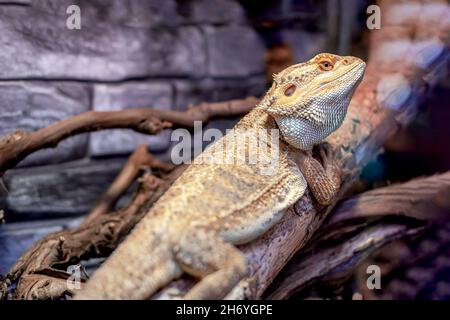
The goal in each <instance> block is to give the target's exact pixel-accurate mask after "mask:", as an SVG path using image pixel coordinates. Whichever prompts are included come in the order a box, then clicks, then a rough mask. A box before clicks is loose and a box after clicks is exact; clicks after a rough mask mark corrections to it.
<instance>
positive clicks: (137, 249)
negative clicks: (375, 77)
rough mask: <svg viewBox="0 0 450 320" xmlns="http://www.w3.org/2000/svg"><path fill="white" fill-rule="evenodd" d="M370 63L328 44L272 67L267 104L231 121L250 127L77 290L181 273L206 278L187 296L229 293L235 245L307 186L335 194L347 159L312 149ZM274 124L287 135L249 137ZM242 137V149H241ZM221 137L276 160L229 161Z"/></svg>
mask: <svg viewBox="0 0 450 320" xmlns="http://www.w3.org/2000/svg"><path fill="white" fill-rule="evenodd" d="M364 70H365V63H364V62H363V61H362V60H360V59H359V58H356V57H351V56H345V57H341V56H338V55H332V54H326V53H323V54H319V55H317V56H315V57H314V58H312V59H311V60H309V61H307V62H305V63H300V64H296V65H292V66H290V67H288V68H287V69H285V70H283V71H282V72H280V73H279V74H276V75H274V82H273V85H272V87H271V88H270V90H269V91H268V92H267V94H266V95H265V97H264V98H263V99H262V101H261V103H260V104H259V105H257V106H256V107H255V108H254V109H253V110H252V111H251V112H250V113H248V114H247V115H246V116H244V117H243V118H242V119H241V120H240V121H239V122H238V124H237V125H236V126H235V127H234V128H233V130H234V132H239V133H241V132H244V134H243V135H239V134H238V135H236V134H234V135H233V134H231V133H228V134H227V135H225V136H224V137H223V138H222V139H221V140H219V141H221V142H219V141H216V142H215V143H213V144H212V146H210V147H208V148H207V149H206V150H205V151H204V152H203V154H201V155H202V156H203V157H205V156H206V158H208V157H209V159H213V160H215V161H212V162H208V163H196V162H195V161H194V163H193V164H191V165H190V166H189V167H188V168H187V169H186V170H185V172H184V173H183V174H182V175H181V176H180V177H179V178H178V179H177V180H176V181H175V182H174V184H173V185H172V186H171V187H170V188H169V189H168V190H167V191H166V193H165V194H164V195H163V196H162V197H161V198H160V199H159V200H158V201H157V202H156V203H155V204H154V206H153V207H152V208H151V209H150V210H149V212H148V213H147V214H146V216H145V217H144V218H143V219H142V220H141V221H140V222H139V223H138V224H137V225H136V226H135V228H134V229H133V230H132V231H131V233H130V234H129V235H128V237H127V238H126V239H125V240H124V241H123V242H122V243H121V244H120V245H119V246H118V248H117V249H116V250H115V251H114V252H113V253H112V254H111V256H110V257H109V258H108V259H107V260H106V261H105V262H104V264H103V265H102V266H101V267H100V268H99V269H98V270H97V271H96V272H94V274H93V275H92V277H91V278H90V279H89V280H88V282H87V283H86V286H85V287H84V288H83V289H82V290H81V291H79V292H78V293H76V294H75V296H74V299H146V298H149V297H151V296H152V295H153V294H154V293H155V292H156V291H157V290H158V289H160V288H162V287H164V286H165V285H167V284H168V283H169V282H171V281H172V280H174V279H176V278H178V277H180V276H181V275H182V274H183V273H187V274H189V275H191V276H194V277H196V278H198V279H199V281H198V282H197V284H196V285H195V286H194V287H193V288H192V289H191V290H190V291H189V292H187V293H186V295H185V296H184V298H186V299H221V298H223V297H225V296H226V295H227V294H228V293H229V292H230V291H231V290H232V289H233V288H234V287H235V286H236V285H237V284H238V283H239V282H240V281H241V280H243V279H244V278H246V277H247V275H248V266H247V261H246V258H245V256H244V255H243V253H242V252H241V251H239V250H238V249H237V248H236V247H235V245H239V244H244V243H247V242H249V241H252V240H254V239H256V238H257V237H259V236H261V235H262V234H264V233H265V232H266V231H267V230H269V229H270V228H271V227H272V226H273V225H275V224H276V223H277V222H278V221H279V220H280V219H281V217H282V215H283V213H284V212H285V209H287V208H288V207H289V206H291V205H292V204H294V203H295V202H296V201H297V200H298V199H300V197H302V196H303V194H304V192H305V190H306V188H307V186H308V187H309V188H310V190H311V191H312V193H313V195H314V197H315V198H316V200H317V201H318V202H319V203H321V204H324V205H326V204H328V203H330V202H331V201H332V199H333V197H334V196H335V195H336V193H337V191H338V190H339V187H340V182H341V181H340V179H341V178H340V177H341V172H340V168H339V167H338V166H337V164H336V163H334V162H332V161H330V160H329V159H330V155H329V154H327V153H328V152H331V151H330V149H329V148H328V149H327V148H323V149H322V152H321V157H322V161H321V162H322V163H321V162H319V161H318V160H316V159H315V158H313V156H312V148H313V146H314V145H316V144H319V143H321V142H322V141H323V140H324V139H325V138H326V137H327V136H328V135H329V134H331V133H332V132H333V131H335V130H336V129H337V128H338V127H339V126H340V125H341V124H342V122H343V120H344V117H345V115H346V112H347V107H348V104H349V102H350V99H351V98H352V95H353V93H354V91H355V89H356V87H357V86H358V84H359V83H360V81H361V79H362V77H363V74H364ZM271 130H279V131H280V132H281V134H280V135H279V139H276V140H275V141H273V140H270V139H263V140H264V142H262V140H261V138H260V137H259V136H258V138H257V139H256V140H257V142H258V143H259V144H256V145H255V144H252V143H250V142H248V141H247V139H246V138H249V137H250V138H252V137H256V135H257V132H263V133H269V132H271ZM232 136H235V137H237V139H234V140H233V139H230V137H232ZM244 140H245V142H243V141H244ZM239 143H240V144H241V145H243V148H240V149H239V148H234V147H235V145H236V144H239ZM223 145H226V148H225V150H228V153H229V154H228V156H229V158H230V157H231V159H232V160H233V159H235V160H236V157H237V156H238V153H240V152H247V153H252V152H260V153H262V157H263V158H264V159H266V160H267V159H269V160H270V159H272V160H273V159H275V160H276V161H277V166H276V168H275V170H273V172H272V173H270V174H267V172H266V173H262V172H261V169H262V166H264V164H262V162H256V163H245V162H244V163H243V162H242V161H241V162H239V161H237V163H236V162H234V163H230V162H227V163H223V162H222V161H223V160H224V155H225V152H224V151H223V150H224V149H223V148H218V147H217V146H223ZM263 147H268V148H263ZM275 147H276V148H275ZM236 149H239V150H236ZM229 150H233V151H232V152H229ZM261 150H265V151H262V152H261ZM273 150H276V157H275V158H273V157H272V158H271V155H273V152H272V151H273ZM225 156H226V155H225ZM266 164H267V163H266ZM266 167H267V166H266ZM266 169H267V168H266Z"/></svg>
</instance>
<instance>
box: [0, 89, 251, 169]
mask: <svg viewBox="0 0 450 320" xmlns="http://www.w3.org/2000/svg"><path fill="white" fill-rule="evenodd" d="M258 101H259V99H257V98H255V97H248V98H246V99H242V100H230V101H226V102H216V103H202V104H200V105H198V106H196V107H190V108H188V110H186V111H175V110H163V109H151V108H139V109H126V110H120V111H88V112H84V113H81V114H79V115H76V116H74V117H71V118H68V119H65V120H62V121H59V122H56V123H54V124H52V125H50V126H48V127H45V128H42V129H39V130H37V131H34V132H24V131H16V132H14V133H12V134H9V135H7V136H6V137H4V138H2V139H1V140H0V177H1V176H2V175H3V174H4V172H5V171H6V170H8V169H11V168H13V167H15V166H16V165H17V163H19V162H20V161H21V160H23V159H24V158H25V157H26V156H28V155H29V154H31V153H33V152H35V151H37V150H40V149H43V148H49V147H56V146H57V145H58V143H59V142H60V141H61V140H63V139H66V138H68V137H70V136H73V135H76V134H80V133H85V132H92V131H97V130H104V129H113V128H127V129H133V130H135V131H138V132H142V133H147V134H157V133H159V132H160V131H162V130H164V129H166V128H169V127H171V126H182V127H192V126H193V125H194V121H203V122H206V121H208V120H209V119H211V118H215V117H231V116H237V115H242V114H245V113H247V112H248V111H249V110H251V109H252V108H253V107H254V106H255V105H256V104H257V103H258Z"/></svg>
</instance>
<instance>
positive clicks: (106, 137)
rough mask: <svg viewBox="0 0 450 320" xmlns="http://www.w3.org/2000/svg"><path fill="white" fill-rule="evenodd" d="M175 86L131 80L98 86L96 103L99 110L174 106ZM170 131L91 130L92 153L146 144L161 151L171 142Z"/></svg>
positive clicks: (129, 149) (122, 151) (123, 151)
mask: <svg viewBox="0 0 450 320" xmlns="http://www.w3.org/2000/svg"><path fill="white" fill-rule="evenodd" d="M172 91H173V90H172V86H171V85H170V84H169V83H164V82H128V83H125V84H96V85H94V95H93V96H94V98H93V101H94V102H93V105H94V110H96V111H112V110H123V109H127V108H137V107H139V108H141V107H148V108H157V109H170V108H171V106H172V105H173V101H172V96H173V95H172ZM168 137H169V130H166V131H164V132H162V133H160V134H158V135H156V136H150V135H145V134H141V133H137V132H134V131H132V130H127V129H114V130H104V131H100V132H94V133H91V139H90V144H89V153H90V155H92V156H105V155H114V154H127V153H130V152H132V151H133V150H134V149H135V148H136V146H137V145H138V144H141V143H145V144H148V145H149V146H150V150H151V151H161V150H164V149H166V148H167V147H168V145H169V138H168Z"/></svg>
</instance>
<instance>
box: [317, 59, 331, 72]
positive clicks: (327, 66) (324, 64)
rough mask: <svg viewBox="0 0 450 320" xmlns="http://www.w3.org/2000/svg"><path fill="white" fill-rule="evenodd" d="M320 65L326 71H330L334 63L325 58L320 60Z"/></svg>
mask: <svg viewBox="0 0 450 320" xmlns="http://www.w3.org/2000/svg"><path fill="white" fill-rule="evenodd" d="M319 67H320V69H322V70H324V71H330V70H332V69H333V64H332V63H331V61H328V60H324V61H321V62H319Z"/></svg>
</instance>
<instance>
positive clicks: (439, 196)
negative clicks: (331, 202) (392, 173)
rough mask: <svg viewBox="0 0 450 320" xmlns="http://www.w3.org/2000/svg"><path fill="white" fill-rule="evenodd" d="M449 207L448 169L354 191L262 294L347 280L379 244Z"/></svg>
mask: <svg viewBox="0 0 450 320" xmlns="http://www.w3.org/2000/svg"><path fill="white" fill-rule="evenodd" d="M449 212H450V172H447V173H445V174H441V175H435V176H431V177H426V178H418V179H414V180H411V181H408V182H406V183H402V184H397V185H391V186H388V187H384V188H379V189H375V190H371V191H367V192H364V193H362V194H359V195H356V196H353V197H351V198H349V199H347V200H345V201H343V202H342V203H340V204H339V205H338V206H337V207H336V208H335V209H334V211H333V213H332V214H331V215H330V217H329V219H327V220H326V222H325V223H324V224H323V225H322V226H321V228H320V229H319V230H318V231H317V233H316V234H315V235H314V238H313V239H312V240H311V242H310V243H309V244H308V246H306V247H305V248H304V250H302V251H300V252H299V253H298V254H296V255H295V256H294V257H293V258H292V259H291V260H290V261H289V263H288V264H287V265H286V267H285V268H284V269H283V271H282V272H281V273H280V274H279V275H278V277H277V279H276V281H274V284H273V285H272V286H271V287H270V288H269V289H268V290H267V291H266V293H265V295H266V297H267V298H268V299H287V298H289V297H291V296H292V295H293V294H296V293H298V292H301V291H302V290H304V289H305V288H308V286H309V285H311V284H313V283H317V282H318V281H320V280H326V281H328V282H330V279H333V280H334V281H336V279H344V280H345V279H346V278H348V277H350V276H351V275H352V274H353V272H354V270H355V268H356V267H357V266H358V264H359V263H360V262H361V261H362V260H363V259H364V258H366V257H367V256H368V255H369V254H371V253H372V252H374V250H376V249H377V248H380V247H381V246H383V245H384V244H386V243H388V242H390V241H392V240H394V239H397V238H399V237H403V236H408V235H412V234H417V233H418V232H419V231H422V230H423V229H424V227H425V226H427V225H428V224H429V223H430V222H434V223H436V222H439V221H442V220H448V218H449V216H448V215H449Z"/></svg>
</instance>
